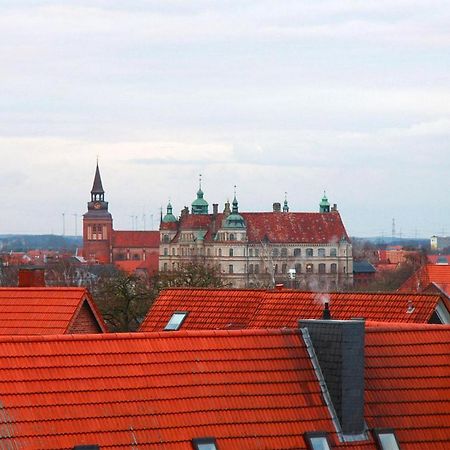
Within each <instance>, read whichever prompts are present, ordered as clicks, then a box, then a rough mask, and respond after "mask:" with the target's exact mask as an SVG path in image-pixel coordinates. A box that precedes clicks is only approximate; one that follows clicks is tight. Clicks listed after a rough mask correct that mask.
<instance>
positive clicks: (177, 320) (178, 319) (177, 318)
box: [164, 311, 189, 331]
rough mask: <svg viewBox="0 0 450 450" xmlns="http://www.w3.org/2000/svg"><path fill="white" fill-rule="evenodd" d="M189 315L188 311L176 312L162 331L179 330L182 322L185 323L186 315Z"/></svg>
mask: <svg viewBox="0 0 450 450" xmlns="http://www.w3.org/2000/svg"><path fill="white" fill-rule="evenodd" d="M188 314H189V312H188V311H176V312H174V313H173V314H172V317H171V318H170V319H169V321H168V322H167V325H166V326H165V327H164V331H177V330H179V329H180V328H181V325H183V322H184V321H185V319H186V317H187V315H188Z"/></svg>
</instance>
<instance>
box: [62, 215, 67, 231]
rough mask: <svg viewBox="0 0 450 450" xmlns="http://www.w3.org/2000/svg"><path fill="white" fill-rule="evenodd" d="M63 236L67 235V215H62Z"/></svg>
mask: <svg viewBox="0 0 450 450" xmlns="http://www.w3.org/2000/svg"><path fill="white" fill-rule="evenodd" d="M62 235H63V236H65V235H66V213H62Z"/></svg>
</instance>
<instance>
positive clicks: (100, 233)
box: [83, 162, 113, 264]
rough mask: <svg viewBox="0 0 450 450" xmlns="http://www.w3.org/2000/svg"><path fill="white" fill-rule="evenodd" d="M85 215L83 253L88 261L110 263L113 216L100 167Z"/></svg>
mask: <svg viewBox="0 0 450 450" xmlns="http://www.w3.org/2000/svg"><path fill="white" fill-rule="evenodd" d="M87 206H88V210H87V213H85V214H84V215H83V255H84V257H85V258H86V259H87V260H88V261H95V262H98V263H100V264H109V263H111V262H112V258H111V239H112V231H113V228H112V216H111V214H110V213H109V212H108V202H105V191H104V190H103V185H102V179H101V176H100V170H99V167H98V162H97V167H96V169H95V176H94V183H93V185H92V189H91V201H90V202H88V204H87Z"/></svg>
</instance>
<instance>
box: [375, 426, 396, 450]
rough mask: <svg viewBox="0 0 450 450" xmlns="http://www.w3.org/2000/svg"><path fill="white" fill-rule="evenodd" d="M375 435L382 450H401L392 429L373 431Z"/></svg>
mask: <svg viewBox="0 0 450 450" xmlns="http://www.w3.org/2000/svg"><path fill="white" fill-rule="evenodd" d="M373 434H374V437H375V441H376V443H377V446H378V448H379V449H380V450H400V445H399V443H398V441H397V437H396V436H395V432H394V430H393V429H392V428H376V429H374V430H373Z"/></svg>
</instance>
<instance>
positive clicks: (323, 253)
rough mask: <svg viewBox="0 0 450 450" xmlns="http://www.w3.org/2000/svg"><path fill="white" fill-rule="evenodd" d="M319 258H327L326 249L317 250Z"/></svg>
mask: <svg viewBox="0 0 450 450" xmlns="http://www.w3.org/2000/svg"><path fill="white" fill-rule="evenodd" d="M317 256H320V257H322V258H323V257H324V256H325V249H324V248H319V249H317Z"/></svg>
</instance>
